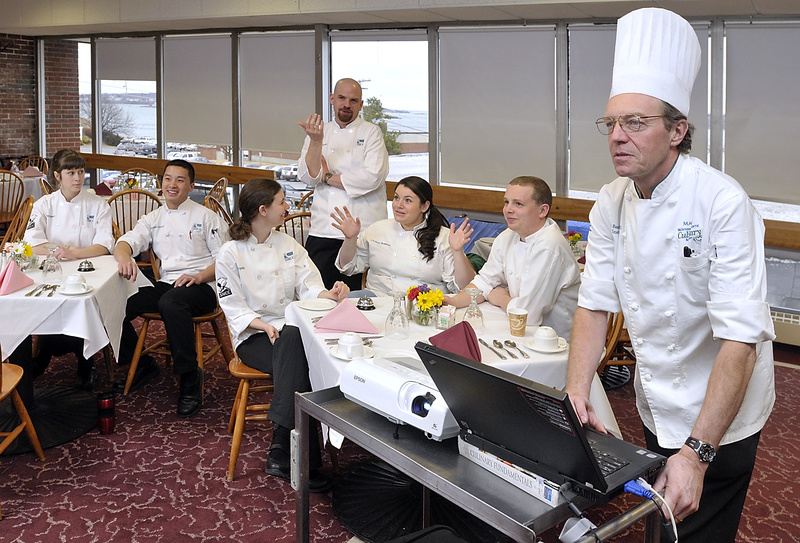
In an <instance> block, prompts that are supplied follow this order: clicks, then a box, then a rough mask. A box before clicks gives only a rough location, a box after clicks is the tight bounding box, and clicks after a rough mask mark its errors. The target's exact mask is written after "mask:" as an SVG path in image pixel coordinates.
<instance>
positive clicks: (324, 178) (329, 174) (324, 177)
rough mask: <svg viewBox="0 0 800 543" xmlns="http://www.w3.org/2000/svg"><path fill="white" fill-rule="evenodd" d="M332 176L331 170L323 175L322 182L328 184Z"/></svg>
mask: <svg viewBox="0 0 800 543" xmlns="http://www.w3.org/2000/svg"><path fill="white" fill-rule="evenodd" d="M331 177H333V174H332V173H331V172H328V173H326V174H325V175H324V176H322V182H323V183H325V184H326V185H327V184H328V181H330V179H331Z"/></svg>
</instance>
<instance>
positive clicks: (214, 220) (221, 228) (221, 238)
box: [203, 210, 230, 258]
mask: <svg viewBox="0 0 800 543" xmlns="http://www.w3.org/2000/svg"><path fill="white" fill-rule="evenodd" d="M203 228H204V229H205V238H206V247H208V250H209V251H210V252H211V256H212V257H214V258H216V257H217V254H218V253H219V250H220V248H221V247H222V246H223V245H224V244H225V242H227V241H228V240H229V239H230V238H229V236H228V225H227V223H225V222H224V221H223V220H222V217H220V216H219V215H217V214H216V213H214V212H213V211H211V210H209V212H208V213H206V217H205V219H204V220H203Z"/></svg>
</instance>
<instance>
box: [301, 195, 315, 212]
mask: <svg viewBox="0 0 800 543" xmlns="http://www.w3.org/2000/svg"><path fill="white" fill-rule="evenodd" d="M313 196H314V191H313V190H312V191H309V192H307V193H305V194H304V195H303V197H302V198H300V201H299V202H297V210H298V211H311V198H312V197H313Z"/></svg>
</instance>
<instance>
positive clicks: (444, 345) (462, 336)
mask: <svg viewBox="0 0 800 543" xmlns="http://www.w3.org/2000/svg"><path fill="white" fill-rule="evenodd" d="M428 341H430V342H431V345H433V346H434V347H439V348H440V349H444V350H445V351H450V352H451V353H455V354H458V355H461V356H464V357H466V358H471V359H472V360H474V361H475V362H480V361H481V348H480V345H478V336H476V335H475V330H474V329H473V328H472V325H471V324H470V323H468V322H465V321H461V322H459V323H458V324H455V325H453V326H451V327H450V328H448V329H447V330H445V331H444V332H440V333H438V334H436V335H435V336H431V337H429V338H428Z"/></svg>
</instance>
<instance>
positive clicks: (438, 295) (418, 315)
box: [406, 283, 444, 326]
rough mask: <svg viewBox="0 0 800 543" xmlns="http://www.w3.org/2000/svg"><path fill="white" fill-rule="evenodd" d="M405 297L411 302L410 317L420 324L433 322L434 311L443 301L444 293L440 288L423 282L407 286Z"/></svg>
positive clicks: (425, 324) (435, 311) (436, 310)
mask: <svg viewBox="0 0 800 543" xmlns="http://www.w3.org/2000/svg"><path fill="white" fill-rule="evenodd" d="M406 297H407V298H408V300H409V301H410V302H411V317H412V318H413V319H414V322H416V323H417V324H420V325H422V326H427V325H429V324H431V323H432V322H434V320H435V319H436V313H437V312H438V310H439V308H440V307H442V303H443V302H444V293H443V292H442V291H441V290H439V289H438V288H431V287H429V286H428V285H427V284H424V283H423V284H422V285H419V286H415V287H411V288H409V289H408V291H406Z"/></svg>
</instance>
